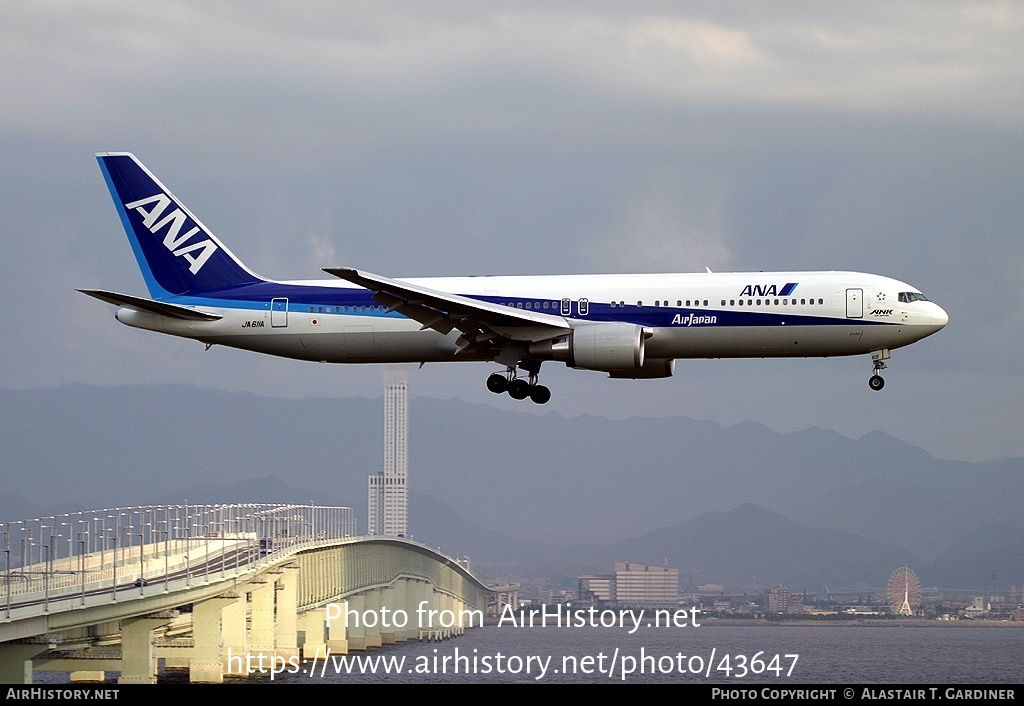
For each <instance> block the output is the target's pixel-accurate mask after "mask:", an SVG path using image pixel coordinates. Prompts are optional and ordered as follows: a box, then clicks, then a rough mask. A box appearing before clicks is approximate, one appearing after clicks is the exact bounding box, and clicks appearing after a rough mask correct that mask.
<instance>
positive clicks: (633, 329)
mask: <svg viewBox="0 0 1024 706" xmlns="http://www.w3.org/2000/svg"><path fill="white" fill-rule="evenodd" d="M644 340H645V334H644V328H643V326H637V325H635V324H626V323H611V324H592V325H589V326H580V327H579V328H576V329H573V331H572V333H570V334H569V335H567V336H562V337H559V338H557V339H553V340H548V341H540V342H537V343H533V344H531V345H530V354H531V355H535V356H537V357H540V358H549V359H551V360H561V361H564V362H565V364H566V365H568V366H570V367H572V368H582V369H584V370H601V371H605V372H612V371H631V370H636V371H639V370H640V369H642V368H643V367H644Z"/></svg>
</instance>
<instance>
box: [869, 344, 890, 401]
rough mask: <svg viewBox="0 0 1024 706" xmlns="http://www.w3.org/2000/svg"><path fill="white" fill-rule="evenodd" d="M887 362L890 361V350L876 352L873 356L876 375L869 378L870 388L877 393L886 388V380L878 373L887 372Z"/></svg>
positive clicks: (872, 360)
mask: <svg viewBox="0 0 1024 706" xmlns="http://www.w3.org/2000/svg"><path fill="white" fill-rule="evenodd" d="M887 360H889V349H888V348H886V349H884V350H880V351H875V352H874V353H872V354H871V362H872V363H873V364H874V366H875V374H874V375H872V376H871V377H870V378H868V387H870V388H871V389H872V390H874V391H876V392H877V391H878V390H881V389H882V388H883V387H885V380H884V379H883V378H882V376H881V375H879V374H878V371H880V370H885V369H886V368H887V367H888V366H886V364H885V361H887Z"/></svg>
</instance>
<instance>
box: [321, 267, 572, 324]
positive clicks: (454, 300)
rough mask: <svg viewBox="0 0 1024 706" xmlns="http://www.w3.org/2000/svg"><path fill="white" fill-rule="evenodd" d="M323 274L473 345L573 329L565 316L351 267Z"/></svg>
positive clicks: (330, 270)
mask: <svg viewBox="0 0 1024 706" xmlns="http://www.w3.org/2000/svg"><path fill="white" fill-rule="evenodd" d="M324 272H327V273H328V274H332V275H334V276H335V277H339V278H341V279H343V280H345V281H347V282H352V283H353V284H357V285H359V286H360V287H364V288H366V289H369V290H370V291H371V292H373V293H374V295H373V298H374V300H375V301H378V302H380V303H381V304H383V305H384V306H386V307H388V310H389V311H397V312H398V313H400V314H402V315H403V316H407V317H409V318H410V319H413V320H414V321H418V322H420V323H421V324H423V328H424V329H427V328H429V329H433V330H435V331H438V332H439V333H442V334H448V333H449V332H451V330H452V329H458V330H459V331H462V332H463V334H465V335H466V336H467V337H469V338H470V339H473V340H474V341H476V340H479V339H480V338H481V337H484V338H486V337H487V335H488V334H496V335H498V336H501V337H503V338H507V339H512V340H515V341H538V340H544V339H547V338H552V337H553V336H558V335H560V334H564V333H567V332H568V331H570V330H571V327H570V326H569V324H568V323H567V322H566V321H565V319H563V318H562V317H560V316H552V315H551V314H542V313H540V312H539V311H524V310H522V309H512V308H510V307H507V306H502V305H501V304H492V303H490V302H484V301H479V300H476V299H471V298H470V297H462V296H459V295H458V294H451V293H449V292H441V291H438V290H435V289H430V288H428V287H421V286H419V285H415V284H410V283H409V282H403V281H400V280H396V279H390V278H387V277H381V276H380V275H375V274H371V273H369V272H363V271H361V270H355V269H352V268H348V267H325V268H324Z"/></svg>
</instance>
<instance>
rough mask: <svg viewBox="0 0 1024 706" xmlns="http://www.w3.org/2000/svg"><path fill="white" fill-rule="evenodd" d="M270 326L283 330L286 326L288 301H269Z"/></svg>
mask: <svg viewBox="0 0 1024 706" xmlns="http://www.w3.org/2000/svg"><path fill="white" fill-rule="evenodd" d="M270 326H271V327H272V328H284V327H286V326H288V300H287V299H271V300H270Z"/></svg>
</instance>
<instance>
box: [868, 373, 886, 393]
mask: <svg viewBox="0 0 1024 706" xmlns="http://www.w3.org/2000/svg"><path fill="white" fill-rule="evenodd" d="M868 387H870V388H871V389H872V390H875V391H878V390H881V389H882V388H883V387H885V380H883V379H882V376H881V375H872V376H871V377H870V378H869V379H868Z"/></svg>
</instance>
